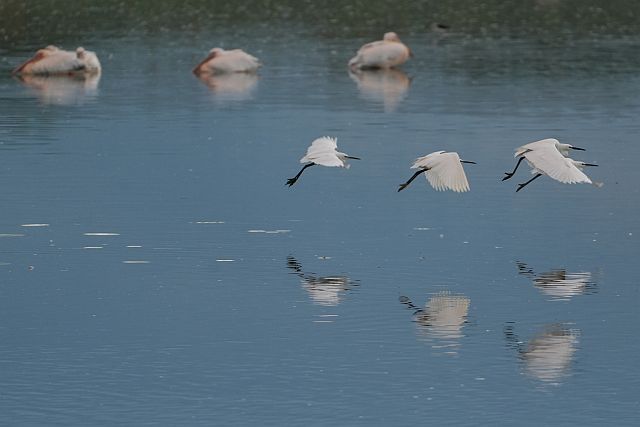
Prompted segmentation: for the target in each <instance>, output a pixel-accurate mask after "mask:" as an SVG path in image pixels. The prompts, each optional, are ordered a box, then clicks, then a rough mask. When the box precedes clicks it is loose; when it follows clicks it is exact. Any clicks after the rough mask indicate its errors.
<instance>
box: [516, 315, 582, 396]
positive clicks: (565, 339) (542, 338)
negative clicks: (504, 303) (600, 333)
mask: <svg viewBox="0 0 640 427" xmlns="http://www.w3.org/2000/svg"><path fill="white" fill-rule="evenodd" d="M570 326H571V325H570V324H567V323H550V324H547V325H545V326H544V327H543V328H542V330H541V331H540V332H538V333H537V334H536V335H535V336H534V337H533V338H531V339H530V340H529V341H528V342H526V343H525V342H524V341H522V340H521V339H520V337H519V336H518V335H517V333H516V331H515V322H508V323H507V324H506V325H505V326H504V338H505V341H506V344H507V348H509V349H511V350H514V351H515V352H516V354H517V356H518V358H519V359H520V361H521V362H522V363H523V367H522V370H523V373H525V374H526V375H528V376H530V377H532V378H535V379H537V380H539V381H542V382H544V383H545V384H550V385H559V384H561V383H562V380H563V379H565V378H567V377H568V376H570V375H571V369H572V363H573V360H574V359H575V353H576V351H577V349H578V343H579V336H580V330H579V329H576V328H572V327H570Z"/></svg>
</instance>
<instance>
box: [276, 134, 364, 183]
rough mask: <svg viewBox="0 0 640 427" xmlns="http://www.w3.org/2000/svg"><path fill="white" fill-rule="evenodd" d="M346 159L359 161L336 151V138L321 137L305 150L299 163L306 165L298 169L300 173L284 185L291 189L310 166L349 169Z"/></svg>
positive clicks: (357, 158)
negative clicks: (305, 152)
mask: <svg viewBox="0 0 640 427" xmlns="http://www.w3.org/2000/svg"><path fill="white" fill-rule="evenodd" d="M347 159H354V160H360V158H359V157H353V156H349V155H348V154H345V153H341V152H339V151H338V140H337V139H336V138H331V137H328V136H323V137H321V138H318V139H316V140H314V141H313V142H312V143H311V145H310V146H309V148H307V154H306V155H305V156H304V157H303V158H302V159H300V163H306V165H304V166H303V167H302V169H300V172H298V174H297V175H296V176H294V177H293V178H289V179H288V180H287V182H286V183H285V185H288V186H289V187H291V186H292V185H293V184H295V183H296V181H297V180H298V178H300V175H302V172H304V170H305V169H306V168H308V167H310V166H313V165H321V166H328V167H340V168H347V169H348V168H349V164H347Z"/></svg>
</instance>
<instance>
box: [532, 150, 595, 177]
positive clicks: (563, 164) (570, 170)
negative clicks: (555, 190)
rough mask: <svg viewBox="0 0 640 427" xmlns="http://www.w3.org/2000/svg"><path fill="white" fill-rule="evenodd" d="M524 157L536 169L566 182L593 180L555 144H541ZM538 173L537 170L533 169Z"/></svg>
mask: <svg viewBox="0 0 640 427" xmlns="http://www.w3.org/2000/svg"><path fill="white" fill-rule="evenodd" d="M524 157H525V158H526V159H527V161H528V162H529V164H531V166H532V167H533V168H534V169H537V170H538V171H541V172H542V173H544V174H546V175H548V176H549V177H551V178H553V179H555V180H556V181H560V182H562V183H565V184H577V183H582V182H584V183H587V184H591V180H590V179H589V177H588V176H587V175H585V174H584V173H583V172H582V171H581V170H580V169H578V168H577V167H576V166H575V165H574V164H573V160H572V159H570V158H568V157H564V156H563V155H562V154H561V153H560V152H559V151H558V150H557V149H556V148H555V147H554V146H553V145H546V146H539V147H536V149H534V150H531V151H528V152H526V153H524ZM533 173H537V171H535V170H534V171H533Z"/></svg>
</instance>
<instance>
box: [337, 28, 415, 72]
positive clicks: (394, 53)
mask: <svg viewBox="0 0 640 427" xmlns="http://www.w3.org/2000/svg"><path fill="white" fill-rule="evenodd" d="M411 56H413V54H412V53H411V50H410V49H409V48H408V47H407V46H406V45H405V44H404V43H402V42H401V41H400V38H399V37H398V35H397V34H396V33H393V32H389V33H385V35H384V37H383V39H382V40H378V41H375V42H371V43H367V44H365V45H364V46H362V47H361V48H360V49H359V50H358V52H357V53H356V56H354V57H353V58H351V60H350V61H349V68H351V69H352V70H358V69H375V68H392V67H395V66H397V65H401V64H404V63H405V62H407V59H409V57H411Z"/></svg>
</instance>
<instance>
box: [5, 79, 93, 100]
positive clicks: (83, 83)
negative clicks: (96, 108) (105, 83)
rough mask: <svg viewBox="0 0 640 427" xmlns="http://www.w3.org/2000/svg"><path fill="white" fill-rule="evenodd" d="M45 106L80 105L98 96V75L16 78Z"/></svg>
mask: <svg viewBox="0 0 640 427" xmlns="http://www.w3.org/2000/svg"><path fill="white" fill-rule="evenodd" d="M16 79H17V80H19V81H20V82H21V83H22V84H23V85H24V86H26V87H28V88H29V89H31V91H32V93H34V94H35V95H36V96H37V97H38V99H39V100H40V102H42V103H43V104H46V105H60V106H65V105H82V104H84V103H85V102H87V101H89V100H92V99H94V98H96V97H97V96H98V84H99V83H100V73H96V74H79V75H69V76H46V75H22V76H19V77H16Z"/></svg>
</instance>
